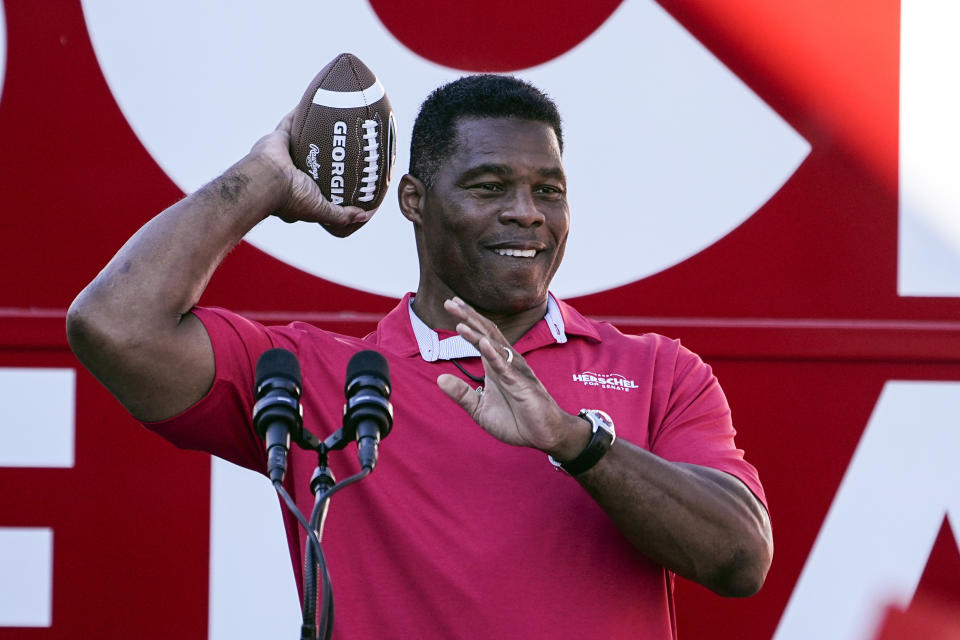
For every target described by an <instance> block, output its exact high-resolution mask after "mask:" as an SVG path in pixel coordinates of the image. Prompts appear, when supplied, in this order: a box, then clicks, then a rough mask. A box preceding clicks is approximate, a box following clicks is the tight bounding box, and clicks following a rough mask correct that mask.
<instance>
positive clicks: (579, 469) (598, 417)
mask: <svg viewBox="0 0 960 640" xmlns="http://www.w3.org/2000/svg"><path fill="white" fill-rule="evenodd" d="M577 415H578V416H579V417H581V418H583V419H584V420H586V421H587V422H589V423H590V426H591V427H593V436H592V437H591V438H590V442H589V443H588V444H587V448H586V449H584V450H583V451H581V452H580V455H578V456H577V457H576V458H574V459H573V460H568V461H567V462H557V461H556V460H554V459H553V456H548V457H549V458H550V462H551V463H552V464H553V466H554V467H556V468H557V469H563V470H564V471H566V472H567V473H569V474H570V475H572V476H576V475H579V474H581V473H583V472H584V471H586V470H588V469H590V468H592V467H593V465H595V464H597V462H599V461H600V458H602V457H603V456H604V454H605V453H606V452H607V450H609V449H610V446H611V445H612V444H613V441H614V440H616V439H617V432H616V431H615V430H614V428H613V419H612V418H611V417H610V416H609V415H607V412H606V411H601V410H600V409H580V413H579V414H577Z"/></svg>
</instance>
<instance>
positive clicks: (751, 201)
mask: <svg viewBox="0 0 960 640" xmlns="http://www.w3.org/2000/svg"><path fill="white" fill-rule="evenodd" d="M403 4H405V3H394V2H389V1H387V0H369V3H368V2H367V1H365V0H358V1H357V2H349V3H340V4H339V5H336V6H330V3H319V2H305V1H297V0H276V1H275V2H272V3H247V4H243V3H229V2H226V1H220V0H209V1H204V2H187V1H186V0H169V1H167V2H163V3H153V4H151V5H146V4H141V3H126V2H120V1H109V0H84V1H82V2H81V1H77V0H44V1H41V2H37V1H31V0H0V6H2V8H3V11H2V12H0V149H2V150H3V153H2V154H0V224H2V233H0V242H2V243H3V250H2V251H0V265H2V274H3V275H2V278H0V406H3V407H4V412H3V414H2V416H0V639H2V638H18V639H19V638H37V639H44V640H46V639H47V638H66V637H100V638H112V637H117V638H120V637H127V636H129V635H130V632H131V629H133V628H135V629H136V635H138V636H139V637H141V638H169V637H180V638H208V637H209V638H216V639H219V638H227V637H231V638H259V637H265V636H266V635H268V634H270V635H280V636H282V635H283V634H287V635H288V636H289V637H295V634H297V633H298V631H297V628H298V622H297V616H298V609H297V605H296V598H295V586H294V584H293V578H292V572H291V570H290V568H289V566H288V564H289V563H288V562H287V560H286V556H285V553H286V552H285V546H284V544H283V541H282V531H281V527H280V523H279V518H278V517H277V515H278V509H279V507H278V505H277V503H276V499H275V497H274V496H273V495H272V490H271V489H270V487H269V484H268V483H267V482H266V480H264V479H262V478H259V477H257V476H255V475H253V474H249V473H246V472H242V471H240V470H238V469H236V468H235V467H232V466H231V465H228V464H226V463H221V462H217V461H213V462H212V461H211V460H210V459H209V457H208V456H205V455H201V454H197V453H191V452H182V451H179V450H176V449H175V448H173V447H172V446H170V445H168V444H167V443H165V442H164V441H162V440H160V439H158V438H156V437H155V436H152V435H151V434H148V433H147V432H145V431H144V430H142V429H140V428H139V427H138V426H137V425H136V423H135V422H134V421H133V420H132V419H131V418H129V417H128V416H127V415H126V414H125V413H124V411H123V410H122V408H121V407H120V406H119V405H118V404H117V403H116V402H115V401H114V400H113V398H112V397H111V396H110V395H109V394H108V393H107V392H106V391H105V390H104V389H103V388H102V387H100V385H99V384H98V383H97V382H96V380H94V379H93V378H92V376H90V375H89V374H88V373H87V372H86V371H85V370H83V369H82V368H81V367H79V365H78V363H77V362H76V360H75V359H74V358H73V356H72V355H71V353H70V352H69V350H68V349H67V346H66V340H65V337H64V332H63V321H64V313H65V310H66V308H67V306H68V305H69V303H70V301H71V300H72V299H73V297H74V296H75V295H76V293H77V292H78V291H79V290H80V289H81V288H82V287H83V285H84V284H85V283H86V282H88V281H89V280H90V279H91V278H92V277H93V276H94V275H95V274H96V272H97V271H98V270H99V269H100V268H101V267H102V266H103V265H104V264H105V263H106V261H107V260H108V259H109V257H110V256H111V255H112V254H113V252H114V251H116V249H117V248H119V246H120V245H121V244H122V243H123V241H124V240H125V239H126V238H127V237H129V236H130V235H131V234H132V233H133V232H134V231H135V230H136V229H137V228H138V227H139V226H140V225H141V224H143V223H144V222H145V221H146V220H148V219H149V218H150V217H151V216H152V215H154V214H155V213H157V212H158V211H160V210H162V209H163V208H164V207H166V206H168V205H169V204H171V203H173V202H175V201H176V200H177V199H179V198H180V197H182V195H183V194H184V193H186V192H189V191H191V190H193V189H195V188H197V187H198V186H200V185H201V184H203V183H204V182H205V181H207V180H209V179H210V178H212V177H214V176H215V175H217V174H218V173H219V172H220V171H221V170H223V169H224V168H225V167H227V166H228V165H229V164H231V163H232V162H233V161H234V160H236V159H237V158H239V157H240V156H241V155H242V154H243V153H244V152H245V151H246V150H247V149H248V148H249V147H250V145H251V144H252V143H253V142H254V141H255V140H256V139H257V138H258V137H259V136H260V135H262V134H263V133H265V132H266V131H268V130H269V129H270V128H272V126H273V125H274V124H275V123H276V121H278V120H279V119H280V117H281V116H282V115H283V114H284V113H285V112H286V111H287V110H289V109H290V108H291V107H292V106H293V105H294V104H295V102H296V101H297V100H298V99H299V97H300V94H301V93H302V91H303V88H304V87H305V86H306V84H307V82H308V81H309V79H310V78H311V77H312V76H313V74H314V73H316V71H317V70H319V68H320V67H322V66H323V64H325V63H326V61H327V60H329V59H330V58H332V57H333V56H334V55H336V54H337V53H339V52H340V51H345V50H349V51H353V52H354V53H356V54H357V55H359V56H360V57H361V58H362V59H363V60H364V61H365V62H366V63H367V64H368V65H369V66H370V67H371V68H372V69H374V70H375V71H376V72H377V73H378V75H379V76H380V78H381V80H382V81H383V83H384V84H385V86H386V87H387V91H388V93H389V95H390V97H391V101H392V102H393V105H394V108H395V110H396V112H397V116H398V129H399V134H400V144H399V148H400V153H399V157H398V160H397V161H398V164H399V166H400V168H401V169H402V168H404V167H406V164H407V156H406V147H407V145H408V141H409V137H408V135H409V131H410V128H411V124H412V120H413V117H414V115H415V109H416V106H417V104H418V103H419V101H420V100H421V99H422V97H423V96H424V95H425V94H426V93H427V92H428V91H429V90H430V89H431V88H433V87H434V86H436V85H437V84H438V83H440V82H442V81H444V80H447V79H452V78H454V77H456V76H458V75H460V74H461V73H463V72H464V71H465V70H466V71H474V70H481V69H483V70H495V71H510V72H515V73H518V74H520V75H522V76H524V77H527V78H529V79H530V80H532V81H533V82H534V83H536V84H538V85H540V86H542V87H543V88H544V89H546V90H547V91H548V92H549V93H551V94H552V95H553V96H554V97H555V98H556V99H557V101H558V103H559V104H560V107H561V110H562V112H563V114H564V117H565V124H566V131H567V138H568V140H567V152H566V158H565V162H566V166H567V171H568V174H569V176H570V182H571V184H570V194H571V196H570V197H571V207H572V211H573V230H572V236H571V241H570V244H569V247H568V251H567V260H566V261H565V263H564V266H563V267H562V268H561V270H560V272H559V273H558V276H557V279H556V282H555V287H554V289H555V291H556V292H557V293H558V294H560V295H562V296H565V297H568V298H570V299H572V300H573V302H574V303H575V304H576V305H577V306H578V307H579V308H580V309H581V310H582V311H584V312H586V313H588V314H590V315H593V316H595V317H600V318H608V319H613V320H614V321H615V322H616V323H617V324H618V325H619V326H621V328H623V329H624V330H630V331H658V332H660V333H664V334H666V335H670V336H675V337H679V338H681V339H682V340H683V342H684V344H686V345H687V346H689V347H690V348H692V349H693V350H695V351H697V352H698V353H700V354H701V355H702V356H703V357H704V358H705V359H706V360H707V361H708V362H710V363H711V364H712V365H713V366H714V369H715V371H716V373H717V375H718V376H719V378H720V380H721V383H722V384H723V386H724V388H725V390H726V392H727V395H728V398H729V400H730V403H731V406H732V408H733V412H734V419H735V423H736V425H737V429H738V432H739V435H738V444H739V445H740V446H741V447H743V448H745V449H746V450H747V453H748V457H749V458H750V459H751V461H752V462H753V463H754V464H755V465H756V466H757V467H758V468H759V470H760V473H761V478H762V480H763V482H764V486H765V488H766V491H767V494H768V497H769V500H770V505H771V515H772V518H773V524H774V533H775V538H776V557H775V559H774V564H773V568H772V570H771V572H770V575H769V578H768V580H767V584H766V586H765V588H764V589H763V591H762V592H761V593H760V594H758V595H757V596H755V597H753V598H750V599H748V600H742V601H740V600H724V599H721V598H718V597H716V596H714V595H712V594H710V593H709V592H707V591H706V590H704V589H702V588H700V587H699V586H696V585H691V584H688V583H684V582H682V581H681V582H680V584H679V586H678V592H679V594H678V603H679V604H678V616H679V624H680V631H681V637H682V638H699V637H712V638H731V639H733V638H737V639H766V638H771V637H776V638H777V639H778V640H807V639H809V638H824V639H830V638H835V639H837V640H859V639H861V638H863V639H866V638H872V637H874V635H875V632H876V630H877V629H878V625H880V624H881V621H882V619H883V617H884V615H885V613H884V612H885V611H886V608H887V607H888V605H895V606H898V607H900V608H903V609H908V610H910V607H911V603H912V606H913V607H914V608H917V607H920V606H921V605H922V606H923V607H924V611H929V610H930V606H931V605H930V603H931V602H933V603H939V602H947V603H952V606H956V604H957V603H958V601H960V553H958V549H957V542H956V538H955V535H954V532H955V531H957V530H960V522H958V520H957V518H958V514H960V465H958V464H957V463H956V460H955V457H956V455H957V454H960V429H958V427H960V424H958V418H957V416H958V415H960V186H958V185H960V181H957V180H956V178H955V176H956V175H958V173H960V161H958V159H957V158H958V157H960V154H958V153H957V148H958V147H960V126H958V124H957V121H956V118H955V117H954V114H955V113H957V112H958V111H960V95H958V92H957V89H956V86H955V83H953V82H950V81H949V79H950V78H951V77H953V75H954V74H955V68H956V61H957V59H958V58H960V45H958V44H956V42H955V38H953V37H952V35H950V34H951V32H953V31H956V29H957V26H958V25H960V9H957V8H956V7H955V6H954V4H953V3H950V2H947V1H946V0H944V1H942V2H932V3H930V2H927V3H921V2H919V1H918V0H901V1H897V0H869V1H868V0H848V1H847V2H843V3H830V2H806V3H793V2H762V1H760V0H702V1H701V2H697V3H687V2H679V1H677V0H660V2H658V3H655V2H652V1H651V0H624V1H623V2H617V1H615V0H604V1H597V2H593V3H573V2H570V3H564V4H562V5H558V2H557V0H553V1H552V2H546V1H542V0H538V1H531V2H527V3H517V2H506V1H505V0H486V1H480V0H461V2H458V3H447V2H442V1H440V0H435V1H434V0H423V1H421V2H418V3H415V4H416V6H415V7H414V6H409V7H404V6H401V5H403ZM409 4H414V3H409ZM588 5H589V6H588ZM395 177H396V176H395ZM248 240H249V241H248V242H245V243H243V244H242V245H241V246H240V247H238V248H237V249H236V250H235V251H234V252H233V253H231V254H230V256H229V257H228V258H227V260H226V262H225V263H224V265H223V266H222V268H221V269H220V271H219V272H218V273H217V275H216V276H215V278H214V280H213V282H212V284H211V286H210V288H209V289H208V291H207V293H206V294H205V296H204V299H203V302H204V303H206V304H215V305H222V306H226V307H229V308H232V309H235V310H238V311H243V312H247V313H249V315H251V316H253V317H255V318H258V319H261V320H265V321H270V322H273V321H276V322H283V321H286V320H289V319H293V318H298V319H308V320H312V321H313V322H315V323H317V324H318V325H320V326H323V327H326V328H330V329H332V330H336V331H342V332H347V333H352V334H361V333H364V332H366V331H368V330H369V329H370V328H371V327H372V326H373V324H374V322H375V320H376V318H377V317H378V316H379V315H380V314H381V313H382V312H384V311H385V310H387V309H389V308H390V307H392V305H393V300H394V299H395V298H396V297H397V296H399V295H400V294H402V293H403V292H404V291H407V290H410V289H414V288H415V287H416V264H415V261H414V260H415V258H414V255H415V254H414V251H413V234H412V232H411V231H410V230H409V229H408V228H406V226H405V223H404V221H403V220H402V218H401V216H400V215H399V212H398V211H397V208H396V205H395V204H394V203H393V199H392V197H388V201H387V203H386V204H385V205H384V206H383V207H382V208H381V210H380V212H379V213H378V215H377V216H376V218H374V220H373V221H372V222H371V223H370V224H368V225H367V226H366V227H365V228H364V229H363V230H362V231H361V232H360V233H358V234H356V235H355V236H353V237H351V238H349V239H347V240H336V239H334V238H332V237H329V236H327V235H326V234H325V233H324V232H322V231H321V230H319V229H318V230H315V231H314V230H311V229H309V228H304V225H295V226H288V225H283V224H281V223H274V222H272V221H268V222H266V223H264V224H262V225H261V226H260V227H258V228H257V229H256V230H255V231H254V232H253V233H252V234H251V235H250V236H249V238H248ZM383 256H388V260H389V262H387V259H384V257H383ZM384 446H389V441H387V442H386V443H385V444H384ZM339 499H348V497H347V496H346V495H344V496H343V497H340V498H339ZM331 517H333V516H331ZM239 558H243V562H242V566H241V564H240V562H239V561H238V559H239ZM334 579H335V577H334ZM266 594H269V595H266ZM278 630H279V631H278Z"/></svg>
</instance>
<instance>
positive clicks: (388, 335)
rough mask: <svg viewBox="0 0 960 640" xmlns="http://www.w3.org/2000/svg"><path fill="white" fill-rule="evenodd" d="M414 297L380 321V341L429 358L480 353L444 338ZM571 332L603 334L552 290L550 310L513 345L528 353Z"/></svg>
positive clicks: (591, 335)
mask: <svg viewBox="0 0 960 640" xmlns="http://www.w3.org/2000/svg"><path fill="white" fill-rule="evenodd" d="M412 299H413V294H412V293H407V294H406V295H405V296H404V297H403V299H402V300H401V301H400V304H398V305H397V306H396V308H394V309H393V310H392V311H391V312H390V313H388V314H387V315H386V316H385V317H384V318H383V319H382V320H381V321H380V323H379V324H378V325H377V332H376V333H377V336H376V342H377V343H378V344H380V345H383V346H384V347H389V348H390V350H391V351H393V352H395V353H397V354H398V355H403V356H407V357H412V356H415V355H419V356H421V357H422V358H423V359H424V360H425V361H427V362H436V361H437V360H452V359H455V358H469V357H479V355H480V353H479V352H478V351H477V350H476V348H475V347H474V346H473V345H472V344H470V343H469V342H467V341H466V340H464V339H463V338H462V337H460V336H458V335H455V336H450V337H446V338H441V337H440V336H439V335H438V334H437V332H436V331H434V330H433V329H431V328H430V327H428V326H427V324H426V323H425V322H423V320H421V319H420V318H419V317H418V316H417V315H416V314H415V313H414V312H413V308H412V306H411V304H410V303H411V300H412ZM571 335H577V336H583V337H585V338H587V339H588V340H591V341H593V342H600V334H599V333H597V330H596V329H595V328H594V327H593V325H592V323H591V322H590V321H589V320H587V319H586V318H584V317H583V316H582V315H581V314H580V313H579V312H578V311H577V310H576V309H574V308H573V307H571V306H570V305H568V304H566V303H565V302H563V301H562V300H558V299H556V298H555V297H554V295H553V294H550V295H549V296H548V298H547V313H546V314H545V315H544V317H543V319H542V320H541V321H540V322H538V323H537V324H535V325H534V326H533V327H531V328H530V330H529V331H527V333H525V334H524V335H523V336H522V337H521V338H520V340H518V341H517V343H516V344H515V345H514V348H515V349H516V350H517V351H519V352H520V353H526V352H528V351H532V350H533V349H537V348H540V347H544V346H547V345H550V344H563V343H565V342H566V341H567V338H568V336H571Z"/></svg>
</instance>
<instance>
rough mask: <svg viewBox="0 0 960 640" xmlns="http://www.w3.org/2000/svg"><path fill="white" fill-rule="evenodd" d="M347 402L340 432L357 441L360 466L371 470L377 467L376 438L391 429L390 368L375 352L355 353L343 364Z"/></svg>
mask: <svg viewBox="0 0 960 640" xmlns="http://www.w3.org/2000/svg"><path fill="white" fill-rule="evenodd" d="M344 394H345V395H346V397H347V403H346V404H345V405H344V407H343V431H344V435H345V436H346V437H348V438H356V440H357V456H358V457H359V458H360V466H361V467H365V468H368V469H370V471H373V469H374V467H376V466H377V453H378V448H379V445H380V438H381V437H383V438H385V437H387V434H388V433H390V429H391V427H393V406H392V405H391V404H390V400H389V398H390V365H388V364H387V360H386V358H384V357H383V356H382V355H380V354H379V353H378V352H376V351H360V352H358V353H355V354H354V355H353V357H352V358H350V362H348V363H347V379H346V383H345V384H344Z"/></svg>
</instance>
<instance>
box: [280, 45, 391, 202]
mask: <svg viewBox="0 0 960 640" xmlns="http://www.w3.org/2000/svg"><path fill="white" fill-rule="evenodd" d="M396 140H397V136H396V125H395V124H394V118H393V109H392V108H391V106H390V100H388V99H387V94H386V91H385V90H384V88H383V85H382V84H381V83H380V81H379V80H378V79H377V76H375V75H374V74H373V72H372V71H370V69H369V68H367V65H365V64H363V62H361V61H360V59H359V58H357V57H356V56H355V55H353V54H350V53H341V54H340V55H338V56H337V57H336V58H334V59H333V60H332V61H331V62H330V63H329V64H328V65H327V66H325V67H324V68H323V69H321V70H320V73H318V74H317V76H316V77H315V78H314V79H313V81H312V82H311V83H310V85H309V86H308V87H307V90H306V92H304V94H303V97H302V98H301V99H300V103H299V104H298V105H297V108H296V110H295V112H294V119H293V128H292V130H291V133H290V156H291V157H292V158H293V163H294V164H295V165H296V166H297V168H298V169H300V170H301V171H303V172H305V173H307V174H309V175H310V176H311V177H312V178H313V180H314V182H316V183H317V185H318V186H319V187H320V190H321V191H323V195H324V196H326V197H327V199H328V200H330V202H333V203H334V204H341V205H345V206H346V205H353V206H357V207H360V208H361V209H365V210H367V211H371V210H373V209H376V208H377V207H379V206H380V203H381V202H382V201H383V196H384V195H386V193H387V186H388V185H389V183H390V176H391V173H392V171H393V161H394V159H395V158H396V144H397V143H396Z"/></svg>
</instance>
